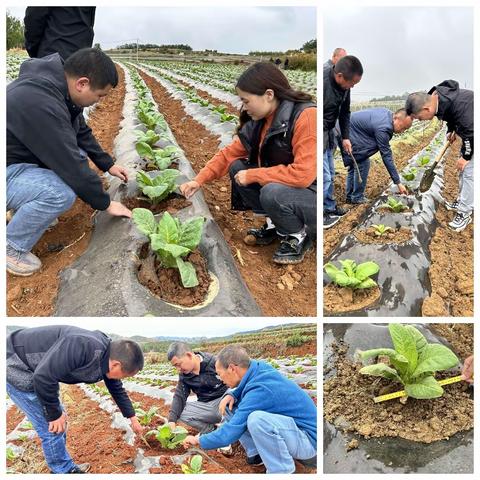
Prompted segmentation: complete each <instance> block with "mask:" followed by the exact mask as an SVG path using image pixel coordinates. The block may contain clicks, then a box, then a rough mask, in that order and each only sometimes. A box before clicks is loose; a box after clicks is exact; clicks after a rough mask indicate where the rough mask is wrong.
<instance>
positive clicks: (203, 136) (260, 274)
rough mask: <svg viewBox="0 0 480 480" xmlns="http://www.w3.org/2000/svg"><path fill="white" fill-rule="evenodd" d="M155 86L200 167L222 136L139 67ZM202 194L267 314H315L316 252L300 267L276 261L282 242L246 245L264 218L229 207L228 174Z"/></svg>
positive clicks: (182, 144) (174, 129) (186, 149)
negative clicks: (185, 108) (284, 264)
mask: <svg viewBox="0 0 480 480" xmlns="http://www.w3.org/2000/svg"><path fill="white" fill-rule="evenodd" d="M139 74H140V76H141V77H142V78H143V79H144V80H145V82H146V84H147V86H148V87H149V88H150V89H151V91H152V94H153V97H154V99H155V101H156V102H157V104H158V106H159V111H160V112H161V113H162V114H163V115H164V116H165V119H166V120H167V122H168V124H169V126H170V128H171V130H172V132H173V134H174V136H175V138H176V140H177V142H178V143H179V145H180V147H181V148H182V149H183V150H184V152H185V155H186V157H187V159H188V160H189V161H190V163H191V164H192V166H193V169H194V171H195V172H198V171H199V170H200V169H201V168H202V167H203V166H204V165H205V164H206V163H207V162H208V160H210V158H212V157H213V155H214V154H215V153H216V152H217V151H218V148H219V140H218V138H217V137H216V136H215V135H212V134H211V133H210V132H209V131H208V130H207V129H206V128H205V127H203V126H202V125H201V124H200V123H198V122H197V121H195V120H194V119H193V118H192V117H191V116H189V115H187V114H186V113H185V111H184V109H183V107H182V104H181V101H180V100H175V99H173V98H172V97H171V95H170V94H169V93H168V91H167V90H166V89H165V88H164V87H163V86H162V85H161V84H160V83H159V82H158V81H156V80H155V79H154V78H153V77H151V76H150V75H147V74H145V73H143V72H141V71H139ZM203 194H204V195H205V199H206V201H207V203H208V205H209V208H210V211H211V212H212V215H213V216H214V219H215V221H216V222H217V224H218V225H219V227H220V228H221V230H222V232H223V235H224V237H225V240H226V241H227V243H228V245H229V247H230V249H231V252H232V254H233V255H234V257H235V260H236V263H237V267H238V269H239V270H240V273H241V274H242V277H243V279H244V280H245V282H246V284H247V286H248V288H249V290H250V291H251V292H252V295H253V296H254V298H255V300H256V301H257V303H258V304H259V305H260V307H261V309H262V311H263V314H264V315H266V316H315V315H316V258H315V257H316V252H315V251H313V252H310V253H309V254H307V256H306V258H305V261H304V262H303V263H301V264H300V265H295V266H293V267H292V266H289V267H284V266H279V265H276V264H274V263H273V262H272V255H273V252H274V251H275V249H276V248H277V247H278V244H277V243H274V244H273V245H269V246H267V247H249V246H248V247H247V246H246V245H245V244H244V242H243V238H244V236H245V233H246V231H247V230H248V229H249V228H252V227H254V226H259V225H261V223H262V222H263V219H258V218H255V219H254V218H253V216H252V215H251V213H250V212H235V211H233V210H231V209H230V180H229V178H228V177H224V178H222V179H220V180H216V181H214V182H212V183H210V184H208V185H205V186H204V187H203Z"/></svg>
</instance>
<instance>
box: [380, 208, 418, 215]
mask: <svg viewBox="0 0 480 480" xmlns="http://www.w3.org/2000/svg"><path fill="white" fill-rule="evenodd" d="M377 212H378V213H387V214H389V215H392V214H396V215H398V214H402V213H403V214H406V213H412V209H411V208H405V210H402V211H401V212H393V211H392V210H390V209H389V208H387V207H379V208H377Z"/></svg>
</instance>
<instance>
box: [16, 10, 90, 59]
mask: <svg viewBox="0 0 480 480" xmlns="http://www.w3.org/2000/svg"><path fill="white" fill-rule="evenodd" d="M95 8H96V7H27V9H26V10H25V18H24V24H25V48H26V50H27V52H28V54H29V55H30V57H32V58H41V57H46V56H47V55H51V54H52V53H57V52H58V53H59V54H60V56H61V57H62V58H63V59H64V60H66V59H67V58H68V57H69V56H70V55H71V54H72V53H75V52H76V51H77V50H80V49H81V48H86V47H91V46H92V42H93V35H94V33H93V24H94V22H95Z"/></svg>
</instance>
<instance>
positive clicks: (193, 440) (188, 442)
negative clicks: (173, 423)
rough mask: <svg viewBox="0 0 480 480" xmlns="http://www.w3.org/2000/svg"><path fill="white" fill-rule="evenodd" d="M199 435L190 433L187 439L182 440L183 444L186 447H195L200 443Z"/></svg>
mask: <svg viewBox="0 0 480 480" xmlns="http://www.w3.org/2000/svg"><path fill="white" fill-rule="evenodd" d="M198 437H199V435H196V436H193V435H188V436H187V437H186V438H185V440H184V441H183V442H182V445H183V446H184V447H185V448H188V447H190V446H191V447H194V446H196V445H200V440H199V438H198Z"/></svg>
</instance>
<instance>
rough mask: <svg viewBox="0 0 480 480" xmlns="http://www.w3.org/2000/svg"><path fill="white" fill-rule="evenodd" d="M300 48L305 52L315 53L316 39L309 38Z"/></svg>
mask: <svg viewBox="0 0 480 480" xmlns="http://www.w3.org/2000/svg"><path fill="white" fill-rule="evenodd" d="M302 50H303V51H304V52H305V53H317V39H316V38H314V39H313V40H309V41H308V42H305V43H304V44H303V45H302Z"/></svg>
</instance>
